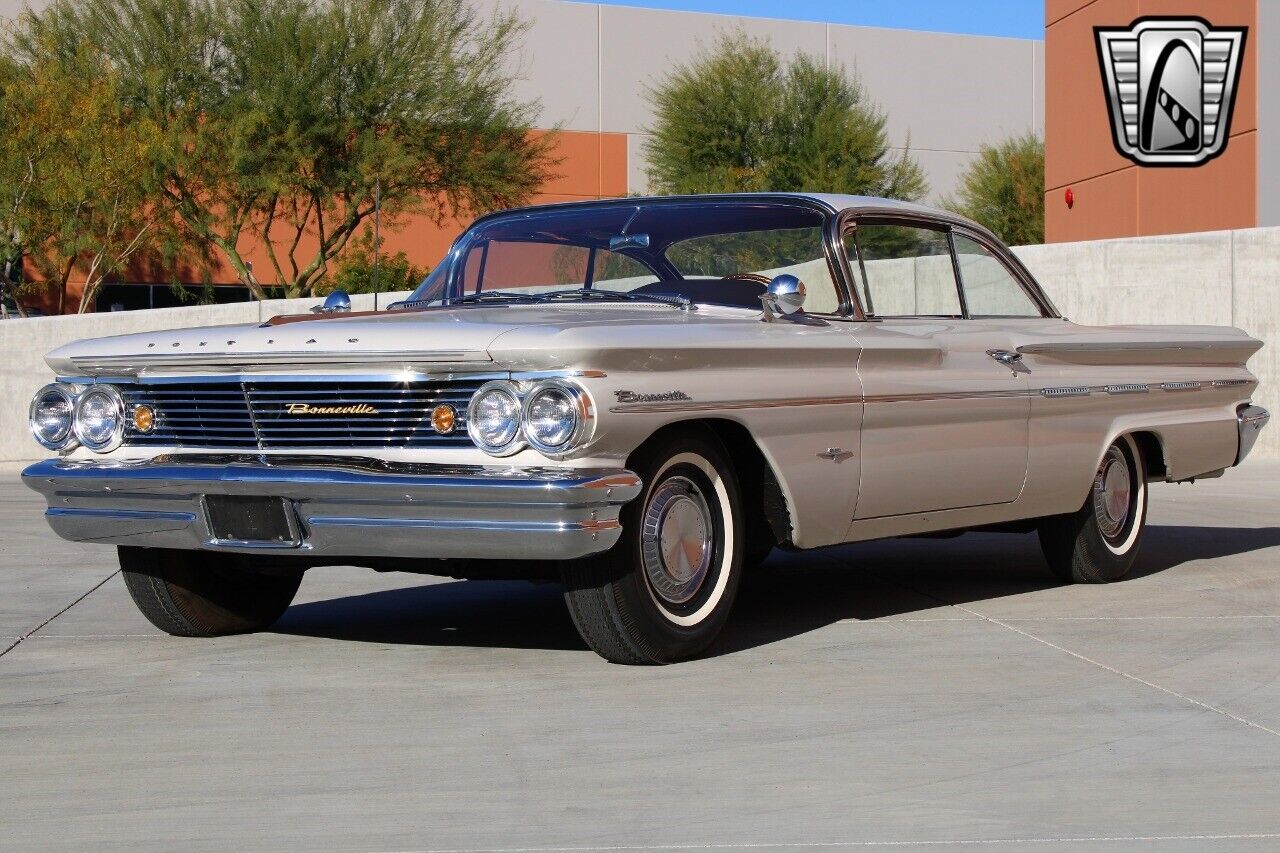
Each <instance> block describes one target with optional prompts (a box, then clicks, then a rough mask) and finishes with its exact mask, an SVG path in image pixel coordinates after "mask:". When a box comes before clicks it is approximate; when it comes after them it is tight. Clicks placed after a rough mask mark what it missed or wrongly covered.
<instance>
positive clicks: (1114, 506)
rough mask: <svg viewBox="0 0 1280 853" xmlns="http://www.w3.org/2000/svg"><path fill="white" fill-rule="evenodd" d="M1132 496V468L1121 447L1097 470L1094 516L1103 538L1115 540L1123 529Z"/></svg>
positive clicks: (1094, 490) (1107, 456) (1094, 491)
mask: <svg viewBox="0 0 1280 853" xmlns="http://www.w3.org/2000/svg"><path fill="white" fill-rule="evenodd" d="M1132 494H1133V480H1132V478H1131V477H1130V475H1129V465H1128V463H1127V462H1126V461H1125V458H1124V454H1123V453H1121V452H1120V448H1118V447H1112V448H1111V449H1109V450H1108V451H1107V455H1106V456H1104V457H1103V459H1102V465H1100V466H1099V467H1098V475H1097V477H1096V478H1095V479H1094V481H1093V514H1094V516H1095V517H1096V518H1097V520H1098V527H1099V528H1100V529H1101V530H1102V535H1103V536H1106V537H1107V538H1108V539H1113V538H1115V537H1116V536H1118V535H1119V534H1120V532H1121V531H1123V530H1124V527H1125V522H1127V521H1128V520H1129V499H1130V497H1131V496H1132Z"/></svg>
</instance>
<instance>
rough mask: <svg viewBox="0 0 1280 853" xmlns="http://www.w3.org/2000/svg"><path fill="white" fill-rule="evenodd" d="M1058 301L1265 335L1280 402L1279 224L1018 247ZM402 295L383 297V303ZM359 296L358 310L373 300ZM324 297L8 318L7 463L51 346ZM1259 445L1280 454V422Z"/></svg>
mask: <svg viewBox="0 0 1280 853" xmlns="http://www.w3.org/2000/svg"><path fill="white" fill-rule="evenodd" d="M1015 251H1016V252H1017V254H1018V256H1019V257H1020V258H1022V260H1023V262H1024V263H1025V264H1026V265H1027V267H1028V268H1030V270H1031V271H1032V273H1034V274H1035V276H1036V278H1038V279H1039V280H1040V282H1041V283H1042V284H1043V285H1044V288H1045V290H1047V291H1048V293H1049V295H1050V296H1051V297H1052V298H1053V300H1054V302H1055V303H1056V304H1057V306H1058V308H1059V310H1061V311H1062V313H1063V314H1064V315H1066V316H1067V317H1069V318H1071V319H1072V320H1074V321H1075V322H1077V323H1084V324H1099V325H1105V324H1109V323H1208V324H1219V325H1224V326H1239V327H1240V328H1242V329H1244V330H1246V331H1247V332H1249V333H1250V334H1252V335H1253V336H1254V337H1257V338H1260V339H1261V340H1263V341H1264V342H1266V347H1264V348H1263V350H1262V351H1261V352H1259V353H1258V354H1257V355H1255V356H1254V357H1253V360H1252V361H1251V362H1250V363H1249V367H1250V369H1251V370H1253V372H1254V373H1255V374H1257V375H1258V377H1259V378H1260V379H1261V381H1262V386H1261V388H1260V389H1259V391H1258V393H1257V394H1256V396H1255V402H1257V403H1258V404H1260V405H1263V406H1266V407H1267V408H1268V409H1269V410H1271V411H1273V412H1275V411H1280V393H1277V392H1278V390H1280V228H1254V229H1245V230H1239V231H1216V232H1209V233H1202V234H1183V235H1172V236H1166V237H1140V238H1133V239H1122V240H1102V241H1096V242H1088V243H1055V244H1051V245H1047V246H1024V247H1021V248H1018V249H1016V250H1015ZM391 298H394V296H392V297H390V298H389V297H388V296H387V295H384V296H383V300H384V301H383V302H382V303H381V304H384V305H385V304H387V302H389V301H390V299H391ZM372 299H373V298H372V297H371V296H355V297H353V299H352V302H353V307H354V308H355V309H356V310H360V309H362V308H370V307H372ZM316 301H317V300H314V299H301V300H289V301H276V302H264V303H253V302H246V303H238V304H234V305H213V306H204V307H195V308H165V309H159V310H156V311H132V312H126V313H119V314H88V315H84V316H78V317H47V318H37V319H32V320H12V321H0V395H3V397H2V399H3V401H4V402H3V403H2V404H0V461H20V460H26V459H36V458H39V457H40V456H41V455H42V453H41V449H40V447H39V446H38V445H37V444H36V443H35V442H34V441H33V440H32V439H31V437H30V435H29V433H28V431H27V404H28V401H29V400H30V399H31V396H32V395H33V394H34V393H35V392H36V390H37V389H38V388H39V387H40V386H41V385H43V384H45V383H46V382H48V381H50V380H51V379H52V374H51V373H50V372H49V370H48V369H47V368H46V367H45V365H44V359H43V357H44V354H45V353H46V352H48V351H49V350H51V349H53V348H54V347H57V346H60V345H62V344H64V343H68V342H70V341H74V340H79V339H82V338H92V337H99V336H103V335H119V334H128V333H130V332H145V331H155V330H160V329H174V328H182V327H185V326H215V325H227V324H234V323H254V322H261V321H263V320H267V319H269V318H271V317H273V316H275V315H277V314H286V313H299V312H303V311H306V310H307V309H308V308H309V307H310V306H311V305H313V304H315V302H316ZM1254 453H1255V454H1256V455H1258V456H1269V457H1275V458H1280V423H1278V424H1273V425H1272V426H1270V427H1269V428H1268V429H1267V430H1266V431H1264V432H1263V434H1262V438H1261V439H1260V441H1259V443H1258V445H1257V448H1256V449H1255V450H1254Z"/></svg>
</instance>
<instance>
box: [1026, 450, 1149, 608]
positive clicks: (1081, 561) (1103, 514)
mask: <svg viewBox="0 0 1280 853" xmlns="http://www.w3.org/2000/svg"><path fill="white" fill-rule="evenodd" d="M1146 521H1147V471H1146V467H1145V466H1144V465H1143V460H1142V452H1141V450H1140V449H1139V448H1138V445H1137V442H1135V441H1134V440H1133V437H1132V436H1128V435H1126V436H1121V437H1120V438H1118V439H1116V441H1115V443H1114V444H1112V445H1111V446H1110V447H1108V448H1107V452H1106V453H1104V454H1103V456H1102V463H1101V464H1100V465H1099V466H1098V471H1097V473H1096V474H1095V475H1094V478H1093V485H1092V486H1091V487H1090V488H1089V496H1088V497H1087V498H1086V499H1085V502H1084V506H1082V507H1080V509H1079V510H1077V511H1076V512H1074V513H1070V514H1068V515H1055V516H1052V517H1050V518H1045V519H1041V521H1040V524H1039V533H1040V547H1041V548H1042V549H1043V550H1044V556H1045V559H1046V560H1047V561H1048V562H1049V568H1050V569H1052V570H1053V573H1054V574H1055V575H1057V576H1058V577H1059V578H1060V579H1061V580H1063V581H1067V582H1069V583H1070V582H1075V583H1109V582H1111V581H1117V580H1120V579H1121V578H1123V577H1124V576H1125V575H1127V574H1128V573H1129V570H1130V569H1131V568H1132V567H1133V561H1134V560H1135V559H1136V558H1137V556H1138V545H1139V543H1140V542H1141V540H1142V531H1143V528H1144V527H1145V526H1146Z"/></svg>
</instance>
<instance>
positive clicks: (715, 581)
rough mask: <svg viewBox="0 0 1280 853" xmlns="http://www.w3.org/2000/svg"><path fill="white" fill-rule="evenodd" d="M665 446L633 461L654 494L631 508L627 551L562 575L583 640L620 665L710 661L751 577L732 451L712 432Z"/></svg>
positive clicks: (569, 567)
mask: <svg viewBox="0 0 1280 853" xmlns="http://www.w3.org/2000/svg"><path fill="white" fill-rule="evenodd" d="M663 439H665V440H663ZM663 439H659V440H657V441H653V442H650V444H649V445H647V446H646V447H644V448H642V449H641V450H640V451H638V452H637V453H636V455H635V457H633V459H632V468H633V470H635V471H636V473H637V474H639V475H640V477H641V478H642V479H643V480H644V483H645V487H644V491H643V493H642V494H641V496H640V497H639V498H638V499H636V500H635V501H632V502H631V503H630V504H628V505H627V506H626V507H624V508H623V511H622V525H623V532H622V537H621V538H620V539H619V540H618V543H617V544H616V545H615V546H614V547H613V548H612V549H610V550H609V551H608V552H607V553H605V554H602V555H600V556H599V557H594V558H590V559H587V560H575V561H572V562H568V563H565V564H564V566H563V568H562V572H561V574H562V578H563V580H564V587H565V593H564V597H565V602H566V603H567V604H568V606H569V613H570V615H571V616H572V617H573V622H574V624H575V625H576V626H577V628H578V632H579V633H580V634H581V635H582V638H583V639H584V640H586V642H587V645H589V646H591V648H592V649H593V650H594V651H595V652H596V653H598V654H599V655H600V656H601V657H603V658H605V659H606V660H608V661H612V662H613V663H627V664H660V663H670V662H672V661H676V660H681V659H683V658H689V657H693V656H694V655H697V654H699V653H700V652H702V651H704V650H705V649H706V648H707V646H709V645H710V644H711V642H712V641H713V640H714V639H715V638H716V636H717V635H718V634H719V633H720V630H721V628H723V627H724V623H725V621H726V620H727V619H728V616H729V610H730V608H731V607H732V605H733V599H734V596H735V595H736V593H737V589H738V580H739V577H740V575H741V573H742V551H743V548H742V546H741V543H742V542H743V541H744V532H743V526H742V509H741V499H740V497H739V493H738V483H737V478H736V477H735V476H734V471H733V468H732V466H731V465H730V464H729V461H728V456H727V454H726V453H725V450H724V448H723V446H722V445H721V444H720V442H719V441H718V440H717V439H716V437H715V436H714V434H712V433H711V432H709V431H706V430H682V431H680V432H679V433H674V434H668V435H666V436H664V437H663Z"/></svg>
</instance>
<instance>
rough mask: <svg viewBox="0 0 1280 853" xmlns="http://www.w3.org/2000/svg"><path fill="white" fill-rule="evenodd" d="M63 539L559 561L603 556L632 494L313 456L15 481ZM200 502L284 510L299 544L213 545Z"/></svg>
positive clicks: (588, 472)
mask: <svg viewBox="0 0 1280 853" xmlns="http://www.w3.org/2000/svg"><path fill="white" fill-rule="evenodd" d="M22 479H23V482H25V483H26V484H27V486H29V487H30V488H32V489H34V490H35V491H37V492H40V493H41V494H42V495H44V496H45V499H46V500H47V501H48V503H49V509H48V511H47V512H46V514H45V515H46V518H47V519H48V521H49V525H50V527H52V528H53V530H54V532H56V533H57V534H58V535H59V536H61V537H62V538H63V539H68V540H70V541H73V542H97V543H103V544H113V545H140V546H144V547H155V548H181V549H204V550H210V551H227V552H235V553H263V552H264V551H265V550H270V551H271V552H273V553H277V554H279V553H289V554H297V555H300V556H307V555H313V556H317V557H325V558H331V557H337V556H341V557H403V558H424V559H431V558H435V559H521V560H566V559H574V558H577V557H585V556H588V555H590V554H595V553H599V552H602V551H606V550H608V549H609V548H610V547H612V546H613V544H614V543H615V542H617V540H618V537H619V536H620V535H621V534H622V527H621V524H620V523H619V521H618V513H619V511H620V510H621V508H622V506H623V504H625V503H627V502H628V501H630V500H632V499H633V498H635V497H636V496H637V495H638V494H639V493H640V488H641V482H640V478H639V477H637V476H636V475H635V474H633V473H631V472H630V471H627V470H625V469H621V468H618V469H580V470H572V469H554V468H512V467H509V466H508V467H501V466H446V465H422V464H409V463H388V462H382V461H379V460H373V459H347V460H337V461H334V460H325V459H323V458H318V457H305V456H301V457H271V458H270V459H269V460H268V459H267V458H264V457H260V456H215V457H210V456H190V455H188V456H179V455H172V456H161V457H157V458H155V459H152V460H150V461H148V462H142V463H119V462H114V463H113V462H105V461H104V462H97V461H94V462H73V461H67V460H57V459H50V460H46V461H43V462H37V463H35V464H34V465H31V466H30V467H28V468H27V469H26V470H25V471H23V472H22ZM205 495H259V496H271V497H281V498H285V499H286V500H287V501H288V504H289V506H290V507H291V508H292V511H293V513H294V516H295V517H294V519H293V521H295V522H297V523H298V524H299V529H300V534H301V535H300V537H299V538H300V542H298V543H296V544H292V545H290V544H284V545H282V544H281V543H253V542H226V541H219V540H215V539H214V538H213V534H212V532H211V530H210V528H209V525H208V522H207V520H206V517H205V513H204V511H203V507H202V503H203V497H204V496H205Z"/></svg>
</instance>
